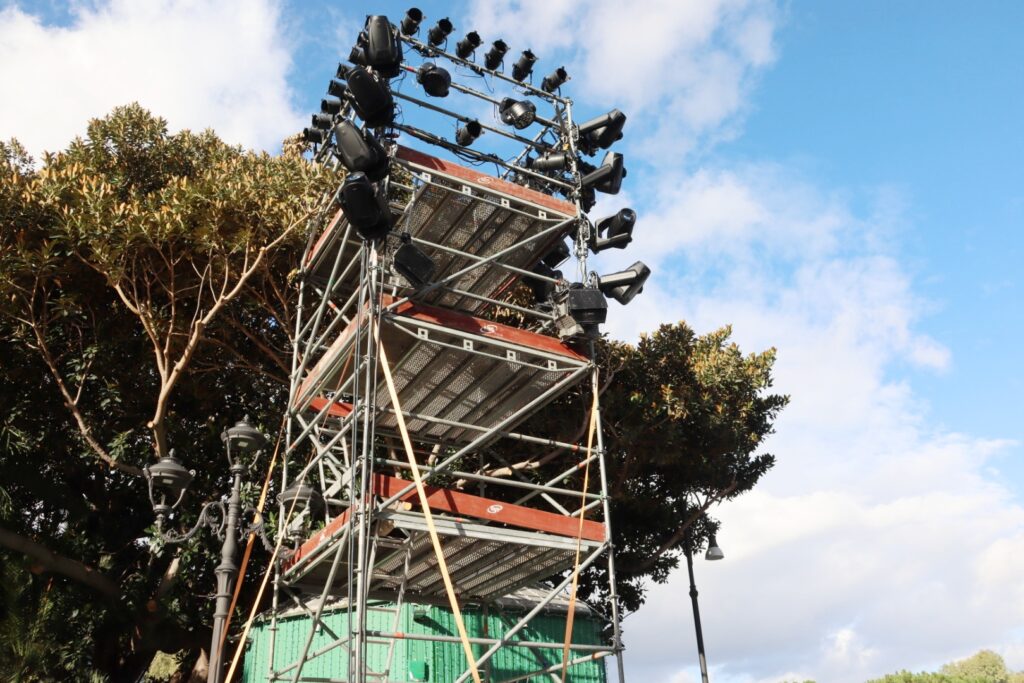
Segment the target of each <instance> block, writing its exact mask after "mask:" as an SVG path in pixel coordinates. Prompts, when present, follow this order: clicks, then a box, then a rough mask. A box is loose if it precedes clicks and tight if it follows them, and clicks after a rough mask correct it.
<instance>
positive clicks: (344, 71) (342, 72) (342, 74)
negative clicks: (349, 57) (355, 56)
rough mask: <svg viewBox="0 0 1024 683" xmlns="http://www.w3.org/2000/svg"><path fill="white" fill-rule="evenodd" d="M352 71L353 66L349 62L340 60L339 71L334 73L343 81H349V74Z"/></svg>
mask: <svg viewBox="0 0 1024 683" xmlns="http://www.w3.org/2000/svg"><path fill="white" fill-rule="evenodd" d="M351 71H352V67H350V66H349V65H348V64H345V63H344V62H340V63H339V64H338V71H337V72H336V73H335V74H334V77H335V78H338V79H340V80H343V81H347V80H348V74H349V72H351Z"/></svg>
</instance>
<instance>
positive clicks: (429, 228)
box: [306, 147, 576, 313]
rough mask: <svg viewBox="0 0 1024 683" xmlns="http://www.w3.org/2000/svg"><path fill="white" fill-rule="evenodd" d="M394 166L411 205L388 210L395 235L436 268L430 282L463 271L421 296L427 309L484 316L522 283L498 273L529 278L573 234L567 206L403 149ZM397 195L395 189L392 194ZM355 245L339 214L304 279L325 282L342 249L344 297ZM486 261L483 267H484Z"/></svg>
mask: <svg viewBox="0 0 1024 683" xmlns="http://www.w3.org/2000/svg"><path fill="white" fill-rule="evenodd" d="M393 163H396V164H398V165H400V166H402V167H404V168H405V169H407V170H408V171H410V172H411V173H412V178H413V186H412V187H411V188H409V190H408V192H411V193H412V195H411V196H412V201H409V202H408V203H406V204H404V205H394V204H393V208H394V209H395V231H396V232H408V233H409V234H410V235H411V236H412V238H413V240H414V241H415V242H416V244H417V246H419V248H420V249H421V250H422V251H423V252H424V253H426V254H427V255H428V256H430V257H431V258H432V259H433V260H434V263H435V265H436V270H435V274H434V278H433V279H434V281H435V282H436V281H439V280H442V279H444V278H447V277H448V276H451V275H453V274H455V273H457V272H459V271H464V270H465V271H466V272H464V273H462V274H461V275H460V276H459V277H458V278H457V279H454V280H452V281H451V282H450V283H448V287H443V288H437V289H435V290H433V291H431V292H428V293H425V294H424V295H423V296H422V297H421V298H420V300H422V301H423V302H425V303H428V304H437V305H441V306H446V307H450V308H454V309H459V310H463V311H467V312H470V313H480V312H481V311H484V310H485V309H486V308H487V307H488V306H489V305H490V304H489V302H488V301H486V300H485V299H501V298H502V297H503V296H504V295H505V294H506V293H507V292H508V290H509V288H510V287H511V285H512V284H513V283H514V282H515V281H516V280H517V279H518V278H520V277H521V276H522V275H521V273H518V272H516V271H514V270H509V269H508V268H505V267H503V266H512V267H514V268H519V269H525V270H529V269H530V268H531V267H532V266H533V265H534V264H535V263H537V261H539V260H540V258H541V257H542V256H543V255H544V254H546V253H547V252H548V251H549V250H550V249H551V247H552V246H553V245H554V244H555V243H556V242H559V241H561V240H562V239H564V237H565V236H566V235H567V234H568V233H569V232H570V230H571V229H572V224H571V219H573V218H574V217H575V216H576V207H575V206H574V205H573V204H570V203H568V202H564V201H560V200H558V199H555V198H553V197H550V196H548V195H545V194H541V193H539V192H535V191H533V190H531V189H529V188H524V187H521V186H519V185H515V184H513V183H509V182H506V181H504V180H500V179H498V178H495V177H493V176H489V175H484V174H482V173H479V172H476V171H472V170H470V169H467V168H464V167H462V166H459V165H457V164H453V163H451V162H448V161H444V160H442V159H437V158H435V157H432V156H429V155H426V154H423V153H421V152H417V151H415V150H411V149H407V148H404V147H399V150H398V156H397V158H396V160H395V162H393ZM400 193H402V190H401V189H400V188H399V189H398V190H397V191H396V192H395V193H393V194H400ZM346 233H348V235H347V238H346ZM359 244H360V242H359V238H358V235H356V234H355V233H354V232H353V231H349V225H348V220H347V219H346V218H345V216H344V214H343V213H342V212H341V211H338V213H337V214H336V215H335V216H334V218H333V220H332V221H331V222H330V224H329V225H328V226H327V228H326V229H325V230H324V232H323V234H322V235H321V236H320V237H319V238H318V240H317V242H316V243H315V245H314V247H313V249H312V251H311V253H310V255H309V258H308V260H307V265H306V270H307V272H308V273H309V274H310V275H311V277H313V278H314V279H315V280H318V281H320V282H324V283H326V282H328V281H329V279H330V275H331V272H332V270H333V269H334V267H335V262H336V260H337V256H338V251H339V250H340V249H342V248H344V252H343V253H342V255H341V261H340V262H339V266H338V272H337V273H336V275H337V276H338V277H339V278H340V283H339V284H338V287H337V291H338V292H340V293H341V294H342V295H343V296H344V295H347V294H348V293H350V292H352V291H353V290H354V289H355V288H356V286H357V285H358V282H359V268H358V266H357V265H356V266H355V267H353V263H354V262H353V259H354V257H355V255H356V252H357V250H358V247H359ZM491 258H493V259H494V261H493V262H491V263H490V264H489V265H488V266H486V267H485V266H484V264H483V263H482V261H483V260H484V259H491ZM474 265H475V266H477V267H473V266H474ZM392 284H393V285H395V286H396V287H397V289H398V291H399V292H401V293H403V294H408V293H412V291H413V290H412V289H411V288H409V287H407V286H406V283H405V282H404V281H403V280H401V279H396V280H395V282H393V283H392ZM452 289H455V290H458V291H452ZM477 297H483V298H477Z"/></svg>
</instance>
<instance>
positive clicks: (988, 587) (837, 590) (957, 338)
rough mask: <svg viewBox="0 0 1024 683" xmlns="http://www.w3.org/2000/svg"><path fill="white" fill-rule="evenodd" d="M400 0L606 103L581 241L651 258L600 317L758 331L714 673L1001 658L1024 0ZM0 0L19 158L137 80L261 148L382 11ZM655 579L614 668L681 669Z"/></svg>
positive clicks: (1019, 556)
mask: <svg viewBox="0 0 1024 683" xmlns="http://www.w3.org/2000/svg"><path fill="white" fill-rule="evenodd" d="M418 6H420V7H421V8H422V9H423V10H424V11H425V13H426V14H427V15H428V17H429V18H428V22H433V21H435V20H436V19H438V18H440V17H441V16H450V17H451V18H452V20H453V22H454V23H455V25H456V27H457V28H456V34H458V35H459V36H461V34H462V33H463V32H465V31H466V30H470V29H476V30H479V31H480V33H481V34H482V35H483V37H484V39H485V41H487V42H489V41H491V40H493V39H494V38H497V37H502V38H504V39H505V40H506V41H508V42H509V44H510V45H511V50H510V54H513V53H518V52H519V51H520V50H522V49H523V48H526V47H530V48H531V49H533V50H534V52H536V53H537V54H538V56H539V57H540V61H539V62H538V64H537V67H536V70H537V72H538V75H539V76H540V75H543V74H544V73H547V72H548V71H550V70H551V69H552V68H553V67H555V66H559V65H561V64H565V65H566V66H567V67H568V69H569V71H570V73H571V74H573V77H574V78H573V80H572V81H570V83H569V86H568V87H567V91H568V92H570V93H571V94H572V96H573V97H574V99H575V101H576V103H577V105H578V108H579V111H580V112H581V115H583V116H586V115H588V114H595V113H600V112H602V111H604V110H607V109H608V108H610V107H613V106H617V107H619V108H621V109H622V110H623V111H625V112H626V113H627V114H628V115H629V116H630V120H629V123H628V124H627V127H626V138H625V139H624V140H623V141H622V142H620V143H618V145H617V146H616V149H618V150H620V151H623V152H624V153H625V154H626V162H627V167H628V168H629V169H630V174H629V176H628V177H627V179H626V182H625V184H624V188H623V191H622V193H621V194H620V195H618V196H616V197H604V198H602V202H601V204H600V205H599V207H598V208H597V209H596V210H595V214H597V215H600V214H601V213H603V212H605V211H610V210H614V209H617V208H619V207H621V206H625V205H629V206H632V207H633V208H635V209H636V210H637V212H638V214H639V221H638V226H637V232H636V239H635V241H634V243H633V244H632V245H630V248H629V249H627V250H625V251H623V252H618V251H616V252H615V253H610V252H606V253H605V254H602V255H601V257H600V258H598V259H595V261H596V266H597V268H598V269H599V270H610V269H615V268H617V267H619V266H621V265H627V264H628V263H631V262H632V261H633V260H635V259H637V258H642V259H644V260H645V261H647V262H648V263H649V264H650V265H651V266H652V267H653V269H654V273H655V274H654V275H653V276H652V279H651V281H650V282H649V283H648V286H647V287H646V289H645V292H644V294H643V295H642V296H640V297H638V298H637V299H636V300H635V301H634V302H633V303H632V304H631V305H630V306H628V307H625V308H621V307H618V306H617V305H616V304H613V305H612V308H611V311H610V316H609V317H610V322H609V325H608V330H609V332H610V333H611V334H613V335H615V336H617V337H619V338H623V339H627V340H630V339H635V338H636V336H637V335H638V334H639V333H640V332H642V331H644V330H649V329H652V328H654V327H655V326H657V325H658V324H659V323H662V322H673V321H675V320H680V319H685V320H687V321H688V322H689V323H690V324H691V325H693V326H694V327H695V328H696V329H697V330H698V331H708V330H711V329H714V328H716V327H719V326H721V325H724V324H732V325H733V331H734V337H735V338H736V340H737V341H738V342H739V343H740V344H741V346H742V347H743V348H744V349H746V350H750V351H754V350H759V349H762V348H766V347H768V346H775V347H777V349H778V354H779V356H778V357H779V360H778V364H777V373H776V388H777V389H778V390H780V391H783V392H786V393H789V394H791V395H792V397H793V402H792V404H791V405H790V407H789V408H787V410H786V411H785V413H784V414H783V416H782V417H781V418H780V420H779V422H778V431H777V433H776V434H775V435H774V436H773V437H772V438H771V440H770V442H769V443H768V445H767V447H768V449H769V450H770V451H771V452H773V453H775V454H776V456H777V457H778V465H777V467H776V468H775V469H774V470H773V471H772V472H771V473H770V474H769V475H768V476H767V477H766V478H765V479H764V481H763V483H762V484H760V485H759V486H758V488H757V489H756V490H755V491H754V492H752V493H750V494H748V495H747V496H744V497H743V498H742V499H740V500H738V501H736V502H734V503H731V504H730V505H729V506H727V507H723V508H720V509H719V510H718V511H716V514H717V515H718V516H720V517H721V519H722V520H723V529H722V533H721V534H720V536H719V541H720V543H721V545H722V546H723V548H724V549H725V552H726V555H727V557H726V560H725V561H724V562H719V563H715V564H714V565H707V564H705V563H703V562H698V566H697V568H696V571H697V575H698V584H699V587H700V590H701V600H702V603H701V604H702V614H703V616H704V626H705V634H706V640H707V644H708V656H709V661H710V662H711V665H712V673H713V677H714V678H715V680H718V681H725V682H726V683H755V682H757V683H760V682H765V683H768V682H777V681H781V680H787V679H799V680H803V679H804V678H815V679H817V680H818V681H822V682H824V681H839V682H840V683H844V682H850V683H852V682H855V681H863V680H866V679H867V678H870V677H872V676H878V675H881V674H883V673H886V672H889V671H893V670H896V669H900V668H910V669H923V668H934V667H936V666H938V665H939V664H941V663H943V662H945V661H949V660H951V659H953V658H956V657H962V656H967V655H969V654H971V653H972V652H974V651H976V650H977V649H979V648H981V647H990V648H994V649H996V650H998V651H999V652H1001V653H1002V654H1003V655H1004V656H1005V657H1006V658H1007V661H1008V662H1009V663H1010V664H1011V666H1013V667H1015V668H1017V669H1024V585H1022V584H1021V581H1020V576H1022V575H1024V507H1022V496H1024V464H1022V462H1024V461H1022V457H1021V456H1022V454H1024V449H1022V446H1021V444H1022V442H1024V428H1022V420H1021V412H1022V411H1021V402H1020V399H1019V396H1020V394H1021V390H1022V379H1021V378H1022V375H1024V373H1022V370H1024V360H1022V358H1021V355H1020V354H1019V353H1018V351H1017V349H1018V347H1019V341H1018V340H1019V339H1020V338H1021V336H1022V333H1024V329H1022V327H1024V319H1022V308H1021V306H1020V304H1019V298H1020V288H1021V276H1020V274H1019V268H1018V267H1017V263H1018V261H1019V260H1020V257H1021V251H1022V241H1024V237H1022V231H1021V226H1022V222H1024V220H1022V219H1024V189H1022V188H1024V168H1022V166H1024V162H1022V159H1024V135H1021V133H1020V130H1019V122H1020V121H1022V120H1024V43H1022V42H1021V41H1020V40H1019V38H1018V36H1019V32H1020V27H1021V26H1022V25H1024V5H1021V4H1020V3H1009V2H1005V3H995V2H990V3H974V4H963V3H927V4H924V3H910V2H904V3H893V2H885V3H883V2H849V3H838V2H832V3H811V2H788V3H786V2H783V3H777V2H771V1H770V0H690V1H689V2H686V3H677V2H673V1H671V0H643V1H639V0H638V1H636V2H631V3H626V4H624V3H620V2H617V1H615V0H593V2H590V3H588V4H587V5H586V11H582V10H581V8H582V7H583V5H581V4H579V3H573V2H569V1H568V0H519V1H517V2H512V3H497V2H486V1H485V0H468V1H467V2H461V3H451V4H447V3H420V4H419V5H418ZM0 7H3V8H4V9H0V91H2V92H4V93H7V94H9V95H10V96H8V97H5V98H4V100H3V101H0V135H2V136H4V137H7V136H10V135H15V136H17V137H19V138H20V139H21V140H22V141H23V142H25V143H26V144H27V145H28V146H29V148H30V149H31V150H32V151H33V152H36V153H39V152H40V151H41V150H43V149H56V148H59V147H61V146H63V145H64V144H66V142H67V141H68V140H69V139H70V138H71V137H72V136H73V135H76V134H80V133H81V132H82V131H83V130H84V125H85V120H86V119H87V118H88V117H89V116H96V115H101V114H103V113H105V112H106V111H108V110H109V109H110V108H111V107H113V106H114V105H116V104H121V103H124V102H128V101H131V100H138V101H140V102H142V103H143V104H144V105H145V106H147V107H150V108H151V109H152V110H153V111H154V112H156V113H159V114H161V115H163V116H165V117H166V118H168V120H169V122H170V124H171V126H172V128H181V127H192V128H204V127H208V126H212V127H214V128H215V129H216V130H217V131H218V132H219V133H220V134H221V135H222V136H224V137H225V138H226V139H228V140H231V141H233V142H237V143H239V144H244V145H246V146H251V147H257V148H263V149H268V150H270V151H276V150H277V149H278V142H279V140H281V139H282V138H283V137H284V136H286V135H288V134H289V133H291V132H293V131H295V130H297V129H299V128H301V127H302V126H303V125H307V123H306V122H307V121H308V115H309V113H310V112H312V111H314V110H316V109H317V108H318V103H319V100H320V98H321V97H322V96H323V93H324V89H325V87H326V84H327V81H328V79H329V78H330V77H331V75H332V74H333V72H334V67H335V64H336V62H337V61H338V58H339V57H341V56H343V55H345V54H347V52H348V49H349V47H350V46H351V43H352V41H353V39H354V36H355V33H356V31H357V30H358V27H359V26H360V24H361V22H362V18H363V15H365V14H366V13H370V12H373V13H378V12H379V13H385V14H388V15H390V16H391V17H392V19H393V20H397V19H398V18H399V17H400V16H401V14H402V13H403V12H404V10H405V9H406V7H407V5H406V3H395V2H383V1H382V2H377V3H364V4H359V5H356V4H354V3H325V2H304V3H299V2H275V1H274V0H237V1H235V2H212V1H204V0H191V1H190V2H185V1H184V0H180V1H179V0H166V1H165V2H161V3H151V4H149V3H146V4H144V3H135V2H131V1H130V0H112V1H111V2H89V3H82V4H75V5H71V6H67V5H64V4H61V3H38V4H34V3H17V4H7V5H4V4H2V2H0ZM624 7H625V9H624ZM126 55H131V56H132V57H131V58H129V59H126V58H125V56H126ZM138 55H143V57H144V58H138ZM509 63H510V62H509ZM403 87H404V88H414V87H415V84H414V83H411V82H407V83H405V84H404V86H403ZM55 98H60V101H61V103H62V104H63V106H60V107H55V106H54V105H53V103H54V101H55ZM684 574H685V572H684ZM650 595H651V599H650V600H649V603H648V604H647V605H646V606H645V607H644V608H643V609H642V610H641V611H640V612H638V613H637V614H635V615H632V616H630V617H629V618H628V619H627V620H626V625H625V626H626V643H627V647H628V648H629V650H628V653H627V667H628V671H629V674H630V677H631V680H643V681H655V682H656V683H685V682H688V681H695V680H699V678H698V677H697V673H696V668H695V661H696V657H695V650H694V644H693V636H692V623H691V622H690V616H689V612H688V609H687V605H686V602H685V601H686V600H687V596H686V582H685V576H684V575H681V574H679V573H678V572H677V573H675V574H673V575H672V576H671V577H670V579H669V581H668V583H667V584H665V585H661V586H656V587H653V588H652V590H651V594H650Z"/></svg>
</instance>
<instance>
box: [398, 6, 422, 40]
mask: <svg viewBox="0 0 1024 683" xmlns="http://www.w3.org/2000/svg"><path fill="white" fill-rule="evenodd" d="M421 21H423V12H422V11H420V9H419V8H418V7H410V8H409V9H408V10H406V12H405V17H404V18H403V19H402V23H401V24H400V25H399V29H400V30H401V31H402V35H405V36H411V35H413V34H415V33H416V32H417V31H419V30H420V22H421Z"/></svg>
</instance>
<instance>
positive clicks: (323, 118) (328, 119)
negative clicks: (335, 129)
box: [313, 114, 334, 130]
mask: <svg viewBox="0 0 1024 683" xmlns="http://www.w3.org/2000/svg"><path fill="white" fill-rule="evenodd" d="M333 125H334V117H333V116H331V115H330V114H313V127H314V128H319V129H320V130H330V129H331V126H333Z"/></svg>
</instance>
